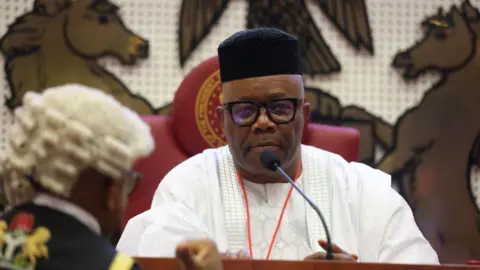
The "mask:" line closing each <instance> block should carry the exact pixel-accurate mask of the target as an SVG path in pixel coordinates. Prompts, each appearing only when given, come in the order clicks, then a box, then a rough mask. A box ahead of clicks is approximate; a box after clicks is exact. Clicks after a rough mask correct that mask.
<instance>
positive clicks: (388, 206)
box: [326, 152, 438, 264]
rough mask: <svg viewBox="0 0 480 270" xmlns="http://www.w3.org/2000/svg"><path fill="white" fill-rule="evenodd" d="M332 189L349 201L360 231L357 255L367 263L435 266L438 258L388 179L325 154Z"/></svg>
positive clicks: (340, 158) (408, 208)
mask: <svg viewBox="0 0 480 270" xmlns="http://www.w3.org/2000/svg"><path fill="white" fill-rule="evenodd" d="M326 153H327V155H328V156H329V163H330V168H331V173H332V181H333V186H334V187H335V188H337V189H339V190H337V191H338V192H336V194H342V196H345V197H344V199H345V200H347V201H348V202H349V206H350V207H351V208H352V210H353V212H354V217H355V218H356V222H354V223H355V224H356V226H358V228H357V229H358V231H359V243H368V245H363V244H362V246H361V247H359V249H360V254H362V253H363V254H367V256H366V257H368V258H369V259H368V260H369V261H372V262H388V263H412V264H416V263H422V264H438V256H437V254H436V253H435V251H434V250H433V248H432V247H431V245H430V244H429V243H428V241H427V240H426V239H425V237H424V236H423V234H422V233H421V231H420V230H419V229H418V226H417V224H416V223H415V219H414V217H413V213H412V210H411V209H410V206H409V205H408V204H407V202H406V201H405V199H404V198H403V197H402V196H401V195H400V194H399V193H398V192H397V191H396V190H394V189H393V188H392V181H391V176H390V175H389V174H386V173H384V172H382V171H380V170H377V169H375V168H372V167H370V166H367V165H365V164H362V163H358V162H347V161H345V160H344V159H343V158H342V157H341V156H339V155H337V154H333V153H329V152H326Z"/></svg>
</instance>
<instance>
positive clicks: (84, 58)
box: [0, 0, 157, 114]
mask: <svg viewBox="0 0 480 270" xmlns="http://www.w3.org/2000/svg"><path fill="white" fill-rule="evenodd" d="M117 11H118V7H117V6H116V5H114V4H112V3H110V2H109V1H108V0H96V1H92V0H78V1H70V0H36V1H35V2H34V5H33V10H32V11H30V12H28V13H26V14H24V15H22V16H20V17H19V18H17V20H16V21H15V22H14V23H13V24H11V25H10V26H9V27H8V30H7V32H6V34H5V35H4V36H3V37H2V38H1V39H0V51H1V52H2V53H3V54H4V55H5V58H6V61H5V73H6V75H7V80H8V84H9V87H10V90H11V97H10V98H9V99H8V100H7V101H6V105H7V106H8V108H10V109H12V110H13V109H14V108H16V107H18V106H19V105H21V102H22V98H23V95H24V94H25V92H26V91H29V90H34V91H42V89H45V88H48V87H52V86H57V85H61V84H64V83H67V82H71V83H72V82H77V83H82V84H85V85H87V86H90V87H94V88H98V89H102V90H104V91H105V92H107V93H109V94H112V95H113V96H114V97H115V98H117V99H118V100H119V101H120V102H121V103H122V104H124V105H126V106H128V107H130V108H132V109H134V110H136V111H137V112H139V113H141V114H151V113H153V112H156V111H157V110H155V109H154V108H153V107H152V106H151V105H150V103H149V102H148V101H147V100H146V99H144V98H142V97H140V96H137V95H134V94H132V92H131V91H130V90H129V89H128V88H127V86H125V84H124V83H122V81H121V80H120V79H119V78H117V77H116V76H115V75H113V74H112V73H110V72H109V71H107V70H106V69H104V68H103V67H101V66H100V65H99V64H98V63H97V60H98V59H99V58H100V57H103V56H112V57H114V58H116V59H117V60H119V61H120V62H121V63H122V64H124V65H134V64H135V62H136V61H137V60H139V59H145V58H147V57H148V52H149V45H148V41H147V40H145V39H143V38H141V37H139V36H138V35H136V34H134V33H132V31H130V30H129V29H128V28H127V27H126V26H125V25H124V24H123V21H122V18H120V16H119V15H118V13H117ZM72 70H74V71H75V72H72Z"/></svg>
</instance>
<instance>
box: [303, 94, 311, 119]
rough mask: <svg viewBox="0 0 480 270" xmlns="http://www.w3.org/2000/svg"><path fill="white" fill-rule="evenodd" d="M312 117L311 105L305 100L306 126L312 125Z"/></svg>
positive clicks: (304, 116)
mask: <svg viewBox="0 0 480 270" xmlns="http://www.w3.org/2000/svg"><path fill="white" fill-rule="evenodd" d="M310 115H311V108H310V103H309V102H308V101H306V100H305V101H304V102H303V119H304V122H305V124H308V123H310Z"/></svg>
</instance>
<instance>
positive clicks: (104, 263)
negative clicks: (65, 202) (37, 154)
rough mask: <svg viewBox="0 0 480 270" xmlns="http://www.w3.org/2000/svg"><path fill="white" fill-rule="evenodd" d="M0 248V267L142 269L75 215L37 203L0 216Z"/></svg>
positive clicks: (100, 269)
mask: <svg viewBox="0 0 480 270" xmlns="http://www.w3.org/2000/svg"><path fill="white" fill-rule="evenodd" d="M24 243H30V245H25V244H24ZM25 248H26V249H25ZM25 250H27V252H26V253H27V255H26V253H24V251H25ZM0 252H1V254H0V269H39V270H47V269H48V270H57V269H65V270H77V269H78V270H97V269H98V270H108V269H112V270H113V269H118V270H120V269H121V270H127V269H140V267H139V266H138V265H137V264H135V263H133V260H132V259H131V258H129V257H128V256H126V255H123V254H118V253H117V252H116V251H115V248H114V247H113V246H112V245H111V244H110V243H109V242H108V241H107V240H106V239H105V238H104V237H103V236H102V235H98V234H96V233H95V232H93V231H92V230H91V229H90V228H88V227H87V226H86V225H84V224H83V223H81V222H80V221H78V220H77V219H75V218H74V217H72V216H70V215H67V214H64V213H62V212H60V211H57V210H54V209H52V208H49V207H45V206H40V205H35V204H26V205H22V206H19V207H16V208H13V209H12V210H10V211H8V212H6V213H5V214H4V216H3V217H1V219H0ZM28 254H30V255H31V256H30V257H29V256H28ZM32 259H33V260H36V263H34V264H32ZM122 262H123V263H122ZM114 265H115V266H117V267H115V268H113V267H112V266H114Z"/></svg>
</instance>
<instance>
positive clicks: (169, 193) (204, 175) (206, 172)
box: [151, 148, 220, 208]
mask: <svg viewBox="0 0 480 270" xmlns="http://www.w3.org/2000/svg"><path fill="white" fill-rule="evenodd" d="M219 149H220V148H214V149H207V150H205V151H203V152H202V153H199V154H197V155H195V156H192V157H190V158H188V159H187V160H185V161H183V162H182V163H180V164H178V165H177V166H175V167H174V168H173V169H171V170H170V171H169V172H168V173H167V174H166V175H165V177H164V178H163V179H162V181H161V182H160V184H159V185H158V187H157V190H156V191H155V194H154V196H153V200H152V205H151V208H154V207H156V206H158V205H160V204H162V203H164V202H165V200H167V201H168V200H178V199H182V198H188V197H191V196H194V195H195V194H197V195H198V194H201V191H202V189H206V188H208V187H206V186H205V185H206V184H207V183H208V182H209V180H216V172H215V171H212V170H211V169H212V168H216V166H212V164H213V162H214V161H215V156H216V154H217V153H218V151H219ZM211 163H212V164H211Z"/></svg>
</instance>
